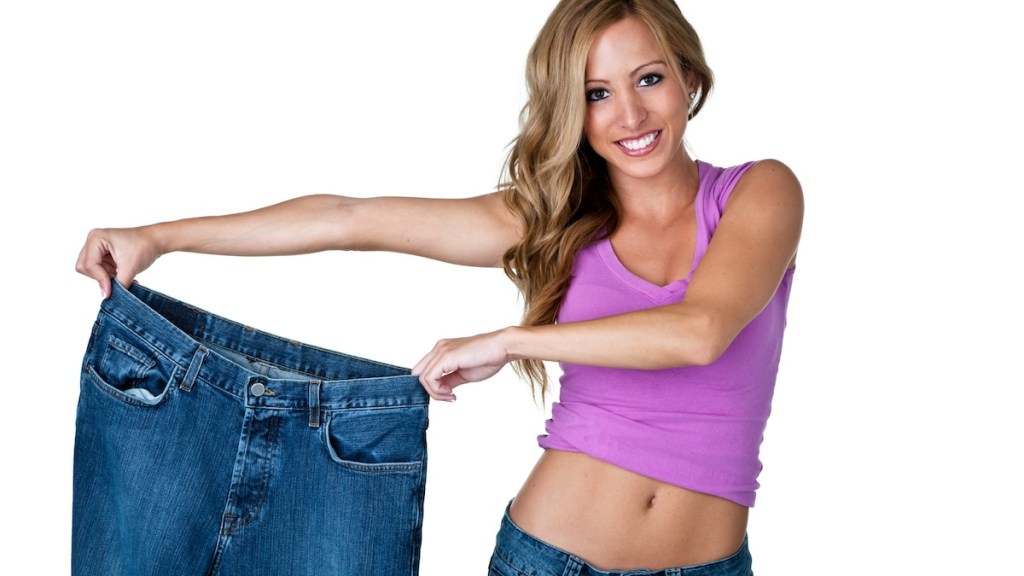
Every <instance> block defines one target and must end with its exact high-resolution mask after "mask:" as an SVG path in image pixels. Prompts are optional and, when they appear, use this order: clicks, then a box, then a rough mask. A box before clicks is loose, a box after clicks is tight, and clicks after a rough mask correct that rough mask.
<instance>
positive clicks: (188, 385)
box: [178, 346, 210, 392]
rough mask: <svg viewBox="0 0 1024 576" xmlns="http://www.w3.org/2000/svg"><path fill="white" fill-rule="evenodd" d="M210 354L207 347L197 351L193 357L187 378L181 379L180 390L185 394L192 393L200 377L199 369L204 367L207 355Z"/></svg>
mask: <svg viewBox="0 0 1024 576" xmlns="http://www.w3.org/2000/svg"><path fill="white" fill-rule="evenodd" d="M209 353H210V351H209V350H207V349H206V347H205V346H200V347H199V349H198V350H196V353H195V355H193V356H192V362H191V363H190V364H189V365H188V371H187V372H185V377H184V378H182V379H181V384H180V385H178V388H180V389H182V390H184V391H185V392H190V391H192V384H193V383H195V381H196V376H198V375H199V368H200V367H201V366H202V365H203V360H205V359H206V355H207V354H209Z"/></svg>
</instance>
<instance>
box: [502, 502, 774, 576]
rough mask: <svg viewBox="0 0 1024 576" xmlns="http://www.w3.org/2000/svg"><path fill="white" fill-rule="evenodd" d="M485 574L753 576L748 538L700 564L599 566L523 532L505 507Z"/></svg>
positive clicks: (527, 575) (518, 575)
mask: <svg viewBox="0 0 1024 576" xmlns="http://www.w3.org/2000/svg"><path fill="white" fill-rule="evenodd" d="M487 574H488V576H753V575H754V573H753V571H752V570H751V557H750V550H749V549H748V548H747V539H746V538H744V539H743V545H742V546H740V549H739V550H737V551H736V552H735V553H734V554H733V555H731V556H729V557H728V558H724V559H722V560H716V561H715V562H711V563H708V564H701V565H699V566H685V567H679V568H665V569H663V570H657V571H650V570H625V571H614V570H613V571H610V572H609V571H606V570H598V569H597V568H594V567H593V566H591V565H589V564H587V563H586V562H585V561H583V560H581V559H580V558H577V557H576V556H573V555H572V554H569V553H568V552H564V551H562V550H559V549H557V548H555V547H553V546H551V545H549V544H547V543H545V542H542V541H540V540H538V539H536V538H534V537H533V536H530V535H529V534H527V533H526V532H523V530H522V529H520V528H519V527H518V526H516V525H515V523H514V522H512V519H511V518H509V515H508V510H507V509H506V511H505V517H504V518H503V519H502V521H501V528H500V529H499V530H498V538H497V544H496V545H495V547H494V554H493V555H492V556H491V563H490V567H489V570H488V572H487Z"/></svg>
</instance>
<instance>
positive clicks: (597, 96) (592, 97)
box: [587, 88, 608, 102]
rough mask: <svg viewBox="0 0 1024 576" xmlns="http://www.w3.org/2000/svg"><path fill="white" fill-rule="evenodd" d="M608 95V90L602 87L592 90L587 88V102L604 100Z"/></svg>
mask: <svg viewBox="0 0 1024 576" xmlns="http://www.w3.org/2000/svg"><path fill="white" fill-rule="evenodd" d="M607 97H608V91H607V90H605V89H604V88H595V89H593V90H587V102H597V101H599V100H604V99H605V98H607Z"/></svg>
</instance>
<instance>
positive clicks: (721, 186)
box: [701, 158, 803, 211]
mask: <svg viewBox="0 0 1024 576" xmlns="http://www.w3.org/2000/svg"><path fill="white" fill-rule="evenodd" d="M701 176H702V180H703V181H704V182H705V184H706V186H707V190H708V192H709V196H710V197H712V198H714V200H715V201H716V203H717V204H718V205H719V207H720V208H721V209H723V211H724V209H725V208H726V206H727V205H728V204H731V203H734V202H736V201H737V200H738V198H740V197H754V198H756V200H754V201H756V202H758V203H761V202H767V203H777V202H778V201H781V200H786V199H788V200H790V201H792V200H795V199H798V198H802V194H803V192H802V189H801V187H800V181H799V180H797V177H796V175H795V174H794V173H793V170H792V169H790V167H789V166H787V165H786V164H785V163H783V162H782V161H780V160H777V159H774V158H768V159H764V160H752V161H749V162H744V163H742V164H736V165H734V166H728V167H719V166H714V165H712V164H708V163H706V162H701Z"/></svg>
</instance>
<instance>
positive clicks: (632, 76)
mask: <svg viewBox="0 0 1024 576" xmlns="http://www.w3.org/2000/svg"><path fill="white" fill-rule="evenodd" d="M673 66H675V63H674V61H670V59H669V58H668V57H667V56H666V55H665V53H664V52H663V51H662V49H661V45H659V44H658V41H657V40H656V39H655V37H654V33H652V32H651V29H650V28H649V27H648V26H647V24H645V23H644V22H643V21H642V20H639V19H637V18H633V17H630V18H626V19H624V20H620V21H618V22H616V23H615V24H612V25H611V26H609V27H608V28H606V29H605V30H604V31H603V32H601V33H600V34H599V35H598V37H597V39H596V40H595V41H594V44H593V45H592V46H591V47H590V52H589V53H588V55H587V71H586V79H585V80H586V85H585V86H586V97H587V120H586V126H585V128H584V132H585V135H586V137H587V141H588V142H589V143H590V146H591V147H592V148H593V149H594V151H595V152H597V154H598V155H599V156H601V157H602V158H604V159H605V161H607V163H608V171H609V175H610V176H611V177H612V178H613V182H614V181H616V180H620V179H622V178H631V179H647V178H652V177H655V176H659V175H662V174H665V173H666V172H667V170H670V169H678V167H679V166H681V163H680V160H682V159H685V158H686V152H685V150H684V149H683V146H682V141H683V132H684V131H685V130H686V116H687V113H688V111H689V103H690V101H689V98H688V96H687V91H688V90H687V89H686V88H685V87H683V86H680V84H679V82H678V81H677V80H676V77H677V75H676V74H673V69H672V67H673Z"/></svg>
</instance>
